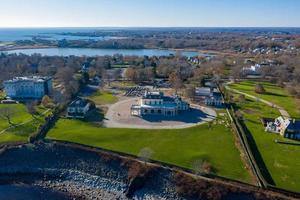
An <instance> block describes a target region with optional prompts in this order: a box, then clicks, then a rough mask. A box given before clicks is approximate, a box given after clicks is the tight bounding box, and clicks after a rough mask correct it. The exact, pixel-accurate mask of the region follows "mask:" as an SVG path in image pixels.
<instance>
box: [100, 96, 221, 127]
mask: <svg viewBox="0 0 300 200" xmlns="http://www.w3.org/2000/svg"><path fill="white" fill-rule="evenodd" d="M137 100H138V98H129V99H125V100H123V101H119V102H117V103H115V104H113V105H111V106H110V107H109V109H108V111H107V113H106V115H105V119H104V126H105V127H109V128H139V129H183V128H189V127H193V126H196V125H200V124H203V123H207V122H209V121H212V120H214V119H215V117H216V116H217V113H216V112H215V111H214V110H213V109H211V108H207V107H202V106H198V105H192V106H191V107H192V109H191V111H186V112H183V113H181V114H180V115H178V116H176V117H163V116H148V117H144V118H141V117H136V116H131V114H130V107H131V105H133V104H136V102H137Z"/></svg>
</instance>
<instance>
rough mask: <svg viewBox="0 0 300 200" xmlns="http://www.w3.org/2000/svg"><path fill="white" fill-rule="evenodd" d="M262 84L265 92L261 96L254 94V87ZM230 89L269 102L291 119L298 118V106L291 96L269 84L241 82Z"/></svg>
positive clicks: (299, 116) (299, 114) (299, 115)
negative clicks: (286, 113) (279, 107)
mask: <svg viewBox="0 0 300 200" xmlns="http://www.w3.org/2000/svg"><path fill="white" fill-rule="evenodd" d="M258 83H260V84H262V85H263V87H264V89H265V90H266V92H265V93H263V94H258V93H256V92H255V85H256V84H258ZM230 88H233V89H236V90H239V91H241V92H245V93H247V94H250V95H253V96H256V97H258V98H261V99H264V100H267V101H270V102H272V103H274V104H277V105H278V106H281V107H283V108H284V109H286V110H287V111H288V113H289V114H290V115H291V117H293V118H300V113H299V107H300V106H299V104H298V102H297V100H296V99H295V98H294V97H293V96H291V95H290V94H289V93H288V92H287V91H286V90H284V89H283V88H281V87H278V86H276V85H274V84H272V83H269V82H257V81H242V82H238V83H235V84H231V85H230Z"/></svg>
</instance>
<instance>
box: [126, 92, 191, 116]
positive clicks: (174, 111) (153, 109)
mask: <svg viewBox="0 0 300 200" xmlns="http://www.w3.org/2000/svg"><path fill="white" fill-rule="evenodd" d="M189 109H190V105H189V104H188V103H187V102H185V101H183V100H182V99H181V98H180V97H179V96H177V95H176V96H173V97H168V96H164V94H163V93H162V92H145V94H144V96H143V97H142V98H141V99H139V101H138V105H132V106H131V115H134V116H144V115H163V116H176V115H178V113H179V112H180V111H186V110H189Z"/></svg>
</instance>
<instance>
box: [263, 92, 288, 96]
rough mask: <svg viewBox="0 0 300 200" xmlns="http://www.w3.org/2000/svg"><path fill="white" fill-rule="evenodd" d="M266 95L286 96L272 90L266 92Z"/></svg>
mask: <svg viewBox="0 0 300 200" xmlns="http://www.w3.org/2000/svg"><path fill="white" fill-rule="evenodd" d="M265 94H266V95H270V96H277V97H288V96H287V95H282V94H276V93H273V92H266V93H265Z"/></svg>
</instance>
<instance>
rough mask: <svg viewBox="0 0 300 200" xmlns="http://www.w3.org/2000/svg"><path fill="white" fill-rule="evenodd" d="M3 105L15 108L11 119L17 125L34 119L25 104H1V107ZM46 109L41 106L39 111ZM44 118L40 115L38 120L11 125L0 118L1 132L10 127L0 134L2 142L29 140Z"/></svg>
mask: <svg viewBox="0 0 300 200" xmlns="http://www.w3.org/2000/svg"><path fill="white" fill-rule="evenodd" d="M3 107H8V108H11V109H13V112H12V115H11V116H12V117H11V121H12V122H13V123H14V124H16V125H17V124H21V123H24V122H27V121H30V120H32V116H31V115H30V114H29V113H28V112H27V109H26V107H25V105H23V104H5V105H4V104H0V108H3ZM44 111H45V109H43V108H41V107H39V108H38V112H40V113H42V112H44ZM43 120H44V119H43V117H39V119H38V120H34V121H31V122H29V123H26V124H24V125H21V126H17V127H10V125H9V123H8V122H7V120H5V119H2V118H0V132H2V131H3V130H5V129H7V128H9V127H10V128H9V129H8V130H6V131H5V132H3V133H1V134H0V143H5V142H17V141H18V142H19V141H20V142H23V141H27V139H28V136H29V135H30V134H31V133H33V132H34V131H35V130H36V129H37V127H38V126H39V125H40V124H41V123H43Z"/></svg>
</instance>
